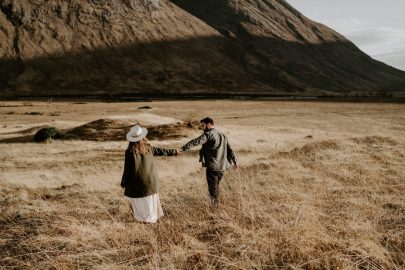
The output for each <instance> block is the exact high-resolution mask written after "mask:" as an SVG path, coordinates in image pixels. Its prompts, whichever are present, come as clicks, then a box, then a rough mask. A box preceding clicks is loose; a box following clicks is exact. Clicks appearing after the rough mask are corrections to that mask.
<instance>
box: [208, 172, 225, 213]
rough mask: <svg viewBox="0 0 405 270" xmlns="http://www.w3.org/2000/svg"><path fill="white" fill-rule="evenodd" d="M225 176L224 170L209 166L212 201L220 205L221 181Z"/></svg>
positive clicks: (209, 186) (209, 189) (215, 204)
mask: <svg viewBox="0 0 405 270" xmlns="http://www.w3.org/2000/svg"><path fill="white" fill-rule="evenodd" d="M223 176H224V172H223V171H213V170H211V169H209V168H207V183H208V191H209V193H210V197H211V202H212V204H213V205H214V206H217V205H218V190H219V182H221V179H222V177H223Z"/></svg>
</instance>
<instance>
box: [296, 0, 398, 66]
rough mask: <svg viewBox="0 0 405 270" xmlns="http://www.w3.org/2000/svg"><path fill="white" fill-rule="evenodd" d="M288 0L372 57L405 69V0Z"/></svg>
mask: <svg viewBox="0 0 405 270" xmlns="http://www.w3.org/2000/svg"><path fill="white" fill-rule="evenodd" d="M288 2H289V3H290V4H291V5H292V6H294V7H296V8H297V9H298V10H299V11H301V12H302V13H303V14H304V15H306V16H307V17H309V18H310V19H312V20H314V21H318V22H321V23H323V24H325V25H327V26H329V27H331V28H333V29H334V30H336V31H337V32H339V33H341V34H342V35H344V36H345V37H347V38H348V39H349V40H351V41H352V42H353V43H355V44H356V46H358V47H359V48H360V49H361V50H363V51H364V52H365V53H367V54H369V55H370V56H371V57H373V58H375V59H377V60H380V61H382V62H384V63H387V64H389V65H391V66H394V67H396V68H399V69H402V70H405V16H403V15H402V13H403V11H404V10H405V1H403V0H386V1H384V2H383V1H370V0H355V1H352V0H350V1H349V0H340V1H333V0H288ZM401 10H402V12H401Z"/></svg>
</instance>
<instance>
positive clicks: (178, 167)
mask: <svg viewBox="0 0 405 270" xmlns="http://www.w3.org/2000/svg"><path fill="white" fill-rule="evenodd" d="M205 116H211V117H212V118H214V120H215V122H216V128H217V129H218V130H220V131H221V132H224V133H225V134H226V135H227V137H228V139H229V141H230V143H231V145H232V146H233V148H234V151H235V153H236V156H237V158H238V161H239V164H240V167H241V168H240V170H230V171H228V172H227V173H226V174H225V177H224V179H223V180H222V182H221V186H220V201H221V202H220V205H219V208H218V209H213V208H212V207H211V206H210V204H209V199H208V191H207V184H206V180H205V171H204V170H203V168H201V164H199V163H198V148H196V149H194V150H193V151H190V152H186V153H184V154H183V155H181V156H176V157H157V158H156V160H157V165H158V171H159V177H160V186H161V188H160V198H161V202H162V205H163V208H164V212H165V216H164V217H163V218H161V219H160V220H159V221H158V223H156V224H142V223H138V222H136V221H134V219H133V217H132V216H131V213H130V208H129V204H128V201H127V199H126V198H125V197H124V196H123V191H122V189H121V187H120V185H119V184H120V181H121V176H122V169H123V165H124V152H125V149H126V147H127V142H126V141H125V132H126V130H127V129H128V127H130V126H131V125H133V124H135V123H140V124H142V125H144V126H147V127H148V128H149V129H150V131H151V133H150V135H151V136H150V138H149V139H150V142H151V144H152V145H154V146H159V147H165V148H177V147H180V146H182V145H183V144H185V143H186V142H188V141H189V140H190V139H192V138H194V137H195V136H198V135H199V134H200V133H201V131H199V130H198V129H197V128H196V124H198V121H199V120H200V119H202V118H203V117H205ZM0 119H1V126H0V161H1V162H0V269H404V268H405V199H404V198H405V166H404V164H405V136H404V134H405V105H404V104H389V103H350V102H315V101H290V102H288V101H229V100H213V101H209V100H206V101H153V102H128V103H103V102H89V101H85V102H73V101H70V102H69V101H65V102H40V101H28V102H22V101H7V102H6V101H4V102H0ZM45 126H53V127H56V128H57V129H59V130H61V131H62V132H63V133H64V134H67V135H66V136H64V137H62V138H61V139H59V140H50V141H47V142H45V143H34V142H32V137H33V134H35V132H36V131H38V130H39V129H40V128H41V127H45Z"/></svg>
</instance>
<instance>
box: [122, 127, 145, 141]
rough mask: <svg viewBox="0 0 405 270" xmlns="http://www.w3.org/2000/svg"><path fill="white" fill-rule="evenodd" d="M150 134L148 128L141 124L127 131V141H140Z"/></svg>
mask: <svg viewBox="0 0 405 270" xmlns="http://www.w3.org/2000/svg"><path fill="white" fill-rule="evenodd" d="M146 134H148V130H147V129H146V128H143V127H141V126H139V125H135V126H133V127H131V130H130V131H129V132H128V133H127V141H129V142H139V141H140V140H142V139H143V138H145V137H146Z"/></svg>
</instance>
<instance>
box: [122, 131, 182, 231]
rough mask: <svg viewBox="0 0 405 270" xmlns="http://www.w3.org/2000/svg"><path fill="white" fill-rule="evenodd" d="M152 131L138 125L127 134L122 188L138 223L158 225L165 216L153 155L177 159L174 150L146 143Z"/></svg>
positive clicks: (176, 152)
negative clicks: (127, 143)
mask: <svg viewBox="0 0 405 270" xmlns="http://www.w3.org/2000/svg"><path fill="white" fill-rule="evenodd" d="M147 133H148V130H147V129H146V128H142V127H140V126H139V125H136V126H134V127H132V128H131V130H130V131H129V132H128V133H127V141H129V145H128V149H127V150H126V151H125V166H124V173H123V175H122V180H121V187H123V188H125V192H124V194H125V196H127V197H129V198H130V202H131V206H132V213H133V215H134V217H135V219H137V220H138V221H141V222H148V223H155V222H156V221H157V220H158V219H159V218H160V217H162V216H163V210H162V206H161V205H160V200H159V195H158V192H159V182H158V175H157V171H156V168H155V163H154V159H153V156H174V155H177V154H178V151H177V150H174V149H161V148H156V147H152V146H151V145H150V144H149V143H148V141H147V140H146V138H145V137H146V134H147Z"/></svg>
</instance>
